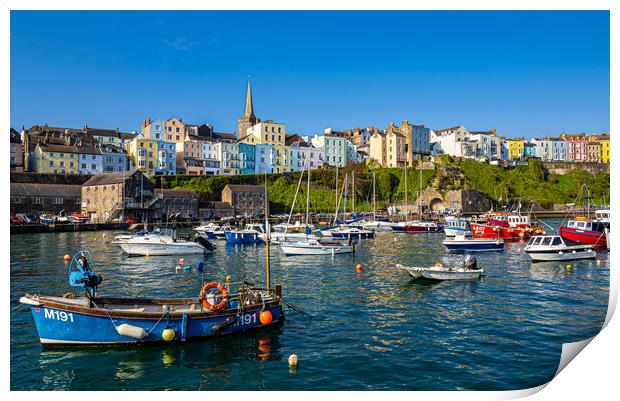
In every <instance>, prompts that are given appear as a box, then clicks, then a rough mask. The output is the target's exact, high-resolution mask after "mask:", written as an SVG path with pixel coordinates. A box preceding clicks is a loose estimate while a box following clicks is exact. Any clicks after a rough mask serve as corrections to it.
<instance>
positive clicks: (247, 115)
mask: <svg viewBox="0 0 620 401" xmlns="http://www.w3.org/2000/svg"><path fill="white" fill-rule="evenodd" d="M259 122H260V119H258V118H256V116H255V115H254V105H253V104H252V88H251V87H250V79H249V78H248V91H247V93H246V95H245V112H244V113H243V117H241V118H240V119H238V120H237V128H238V130H239V131H238V133H237V139H239V138H242V137H244V136H246V135H247V134H246V132H247V130H248V128H250V127H251V126H253V125H256V124H258V123H259Z"/></svg>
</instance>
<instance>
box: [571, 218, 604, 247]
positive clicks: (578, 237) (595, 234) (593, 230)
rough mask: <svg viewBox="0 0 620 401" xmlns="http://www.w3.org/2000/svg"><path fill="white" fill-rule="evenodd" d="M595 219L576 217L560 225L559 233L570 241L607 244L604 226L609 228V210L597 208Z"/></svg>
mask: <svg viewBox="0 0 620 401" xmlns="http://www.w3.org/2000/svg"><path fill="white" fill-rule="evenodd" d="M595 215H596V219H595V220H590V219H587V218H585V217H577V218H575V219H574V220H569V221H568V224H566V225H561V226H560V235H561V236H562V238H565V239H567V240H570V241H574V242H579V243H581V244H588V245H593V246H607V233H606V230H605V229H606V228H607V229H609V228H610V222H609V210H597V211H596V212H595Z"/></svg>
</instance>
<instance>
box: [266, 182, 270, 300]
mask: <svg viewBox="0 0 620 401" xmlns="http://www.w3.org/2000/svg"><path fill="white" fill-rule="evenodd" d="M265 231H266V232H267V235H266V236H265V275H266V281H267V294H269V293H270V292H271V265H270V262H271V260H270V257H269V243H270V242H271V228H270V227H269V194H268V193H267V171H265Z"/></svg>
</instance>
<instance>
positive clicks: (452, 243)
mask: <svg viewBox="0 0 620 401" xmlns="http://www.w3.org/2000/svg"><path fill="white" fill-rule="evenodd" d="M442 244H443V245H444V246H445V247H446V248H448V250H449V251H450V252H484V251H503V250H504V240H503V239H501V238H465V237H464V236H462V235H461V236H458V237H455V238H448V239H446V240H444V241H443V242H442Z"/></svg>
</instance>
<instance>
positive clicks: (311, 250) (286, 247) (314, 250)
mask: <svg viewBox="0 0 620 401" xmlns="http://www.w3.org/2000/svg"><path fill="white" fill-rule="evenodd" d="M280 248H282V252H284V254H285V255H286V256H301V255H340V254H345V253H353V252H354V248H353V246H352V245H343V246H337V247H328V246H321V247H315V246H304V245H294V244H280Z"/></svg>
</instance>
